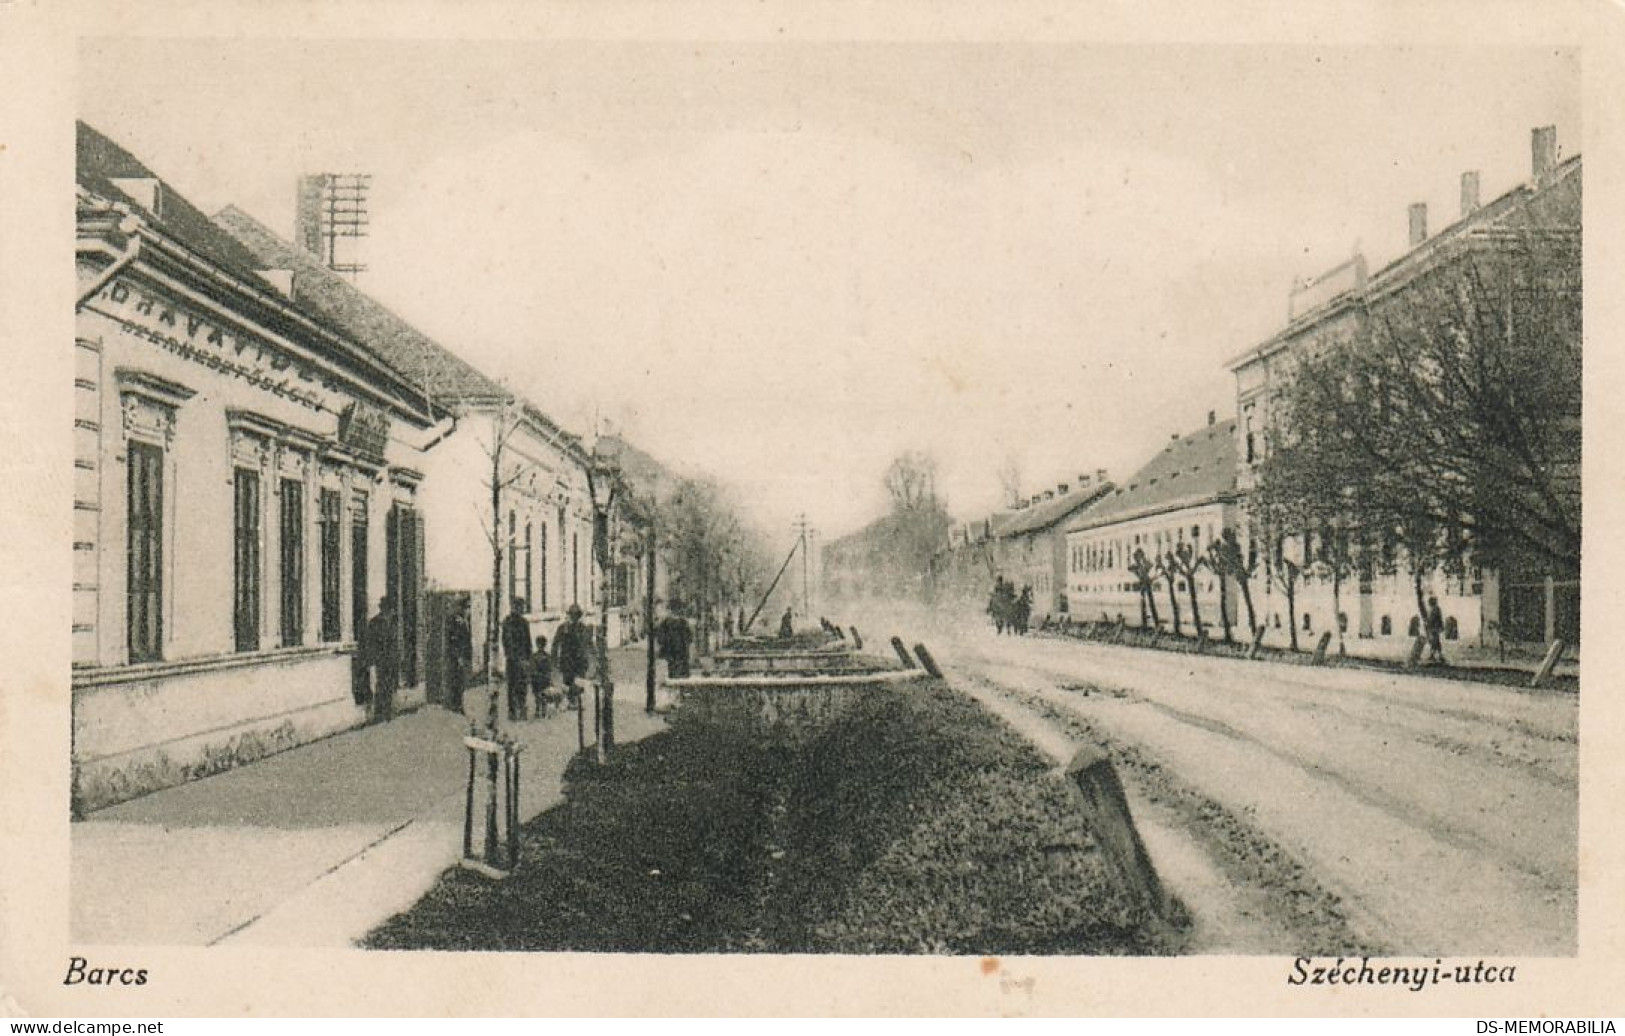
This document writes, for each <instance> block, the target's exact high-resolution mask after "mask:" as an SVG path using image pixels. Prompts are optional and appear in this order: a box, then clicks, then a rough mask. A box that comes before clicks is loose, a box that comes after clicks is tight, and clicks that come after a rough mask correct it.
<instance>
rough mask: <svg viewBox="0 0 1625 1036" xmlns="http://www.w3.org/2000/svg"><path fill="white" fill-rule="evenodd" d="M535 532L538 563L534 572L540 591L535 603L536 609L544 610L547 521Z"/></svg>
mask: <svg viewBox="0 0 1625 1036" xmlns="http://www.w3.org/2000/svg"><path fill="white" fill-rule="evenodd" d="M536 532H537V537H538V542H537V548H538V549H537V554H538V563H537V566H536V574H537V575H538V576H539V577H540V585H539V586H538V587H537V588H536V589H537V590H538V591H540V595H539V599H538V601H537V603H536V610H537V611H546V610H547V523H546V522H542V523H541V525H540V526H539V527H538V528H537V530H536Z"/></svg>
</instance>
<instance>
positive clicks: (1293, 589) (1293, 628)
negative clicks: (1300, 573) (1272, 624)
mask: <svg viewBox="0 0 1625 1036" xmlns="http://www.w3.org/2000/svg"><path fill="white" fill-rule="evenodd" d="M1282 589H1284V590H1285V591H1286V628H1287V632H1288V633H1290V634H1291V635H1292V637H1291V643H1292V650H1293V651H1296V650H1298V581H1297V580H1296V579H1289V580H1287V583H1286V586H1284V587H1282Z"/></svg>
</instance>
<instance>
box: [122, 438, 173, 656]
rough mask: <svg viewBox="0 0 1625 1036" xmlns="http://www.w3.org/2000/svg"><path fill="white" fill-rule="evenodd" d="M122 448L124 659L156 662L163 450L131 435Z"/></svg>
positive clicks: (160, 639)
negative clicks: (125, 481) (125, 480)
mask: <svg viewBox="0 0 1625 1036" xmlns="http://www.w3.org/2000/svg"><path fill="white" fill-rule="evenodd" d="M127 449H128V451H129V465H128V467H129V473H128V474H129V495H128V498H127V506H128V508H129V516H128V518H129V520H128V528H129V532H128V543H127V550H128V565H129V569H128V589H129V603H128V611H127V614H126V616H125V619H126V625H127V627H128V637H129V649H130V661H131V662H156V661H158V660H159V659H161V658H163V657H164V648H163V644H164V451H163V449H162V448H161V447H158V446H154V445H151V444H149V443H144V442H136V441H135V440H131V441H130V442H129V443H128V444H127Z"/></svg>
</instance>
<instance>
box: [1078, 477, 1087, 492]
mask: <svg viewBox="0 0 1625 1036" xmlns="http://www.w3.org/2000/svg"><path fill="white" fill-rule="evenodd" d="M1089 478H1090V476H1088V475H1079V476H1078V488H1079V489H1082V488H1084V487H1085V486H1087V485H1088V484H1089Z"/></svg>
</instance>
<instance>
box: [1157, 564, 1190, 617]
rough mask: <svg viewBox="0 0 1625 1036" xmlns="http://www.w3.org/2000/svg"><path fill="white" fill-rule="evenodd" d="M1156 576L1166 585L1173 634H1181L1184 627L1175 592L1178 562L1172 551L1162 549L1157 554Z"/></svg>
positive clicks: (1177, 578)
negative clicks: (1172, 621) (1161, 551)
mask: <svg viewBox="0 0 1625 1036" xmlns="http://www.w3.org/2000/svg"><path fill="white" fill-rule="evenodd" d="M1156 571H1157V577H1158V578H1159V579H1161V580H1162V581H1163V582H1164V583H1166V584H1167V585H1168V611H1169V614H1171V615H1172V616H1173V620H1174V636H1176V637H1179V636H1183V635H1184V632H1185V629H1184V626H1183V625H1182V624H1181V621H1180V615H1179V595H1178V594H1177V593H1176V592H1175V589H1176V584H1177V582H1178V580H1179V563H1178V562H1177V561H1175V560H1174V552H1173V551H1171V550H1168V551H1164V552H1163V553H1161V554H1158V555H1157V562H1156Z"/></svg>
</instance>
